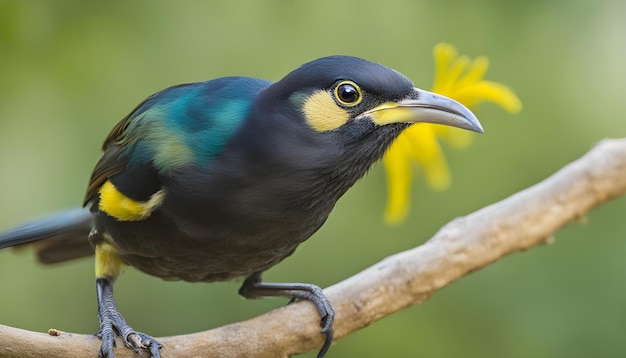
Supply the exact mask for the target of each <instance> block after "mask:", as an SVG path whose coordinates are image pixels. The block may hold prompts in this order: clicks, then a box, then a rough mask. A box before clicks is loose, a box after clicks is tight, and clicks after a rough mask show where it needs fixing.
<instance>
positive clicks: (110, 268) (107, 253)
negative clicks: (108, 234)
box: [96, 241, 126, 278]
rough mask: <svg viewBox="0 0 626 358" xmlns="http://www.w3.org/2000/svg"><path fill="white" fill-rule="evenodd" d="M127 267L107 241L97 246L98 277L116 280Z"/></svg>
mask: <svg viewBox="0 0 626 358" xmlns="http://www.w3.org/2000/svg"><path fill="white" fill-rule="evenodd" d="M125 267H126V264H124V263H123V262H122V260H121V259H120V256H119V255H118V254H117V251H116V250H115V248H114V247H113V246H112V245H111V244H109V243H108V242H106V241H101V242H99V243H98V244H97V245H96V277H97V278H101V277H102V278H104V277H106V278H116V277H117V276H118V275H119V274H120V273H121V272H122V271H123V270H124V268H125Z"/></svg>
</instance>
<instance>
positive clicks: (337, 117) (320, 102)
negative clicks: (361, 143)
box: [303, 90, 350, 132]
mask: <svg viewBox="0 0 626 358" xmlns="http://www.w3.org/2000/svg"><path fill="white" fill-rule="evenodd" d="M303 111H304V116H305V117H306V120H307V123H308V124H309V126H310V127H311V128H313V129H314V130H315V131H318V132H326V131H331V130H333V129H337V128H339V127H341V126H342V125H344V124H346V122H347V121H348V119H349V118H350V114H349V113H348V111H346V110H345V109H343V108H341V107H339V106H338V105H337V103H335V100H334V99H333V98H332V97H331V95H330V93H329V92H327V91H322V90H319V91H316V92H314V93H313V94H312V95H311V96H309V97H308V98H307V99H306V100H305V102H304V107H303Z"/></svg>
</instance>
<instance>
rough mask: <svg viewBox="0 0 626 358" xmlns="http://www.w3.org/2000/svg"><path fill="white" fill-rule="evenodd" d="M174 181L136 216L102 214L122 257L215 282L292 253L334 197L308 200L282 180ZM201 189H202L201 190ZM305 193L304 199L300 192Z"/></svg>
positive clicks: (153, 270)
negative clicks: (150, 208)
mask: <svg viewBox="0 0 626 358" xmlns="http://www.w3.org/2000/svg"><path fill="white" fill-rule="evenodd" d="M208 184H209V183H205V184H204V186H201V187H198V186H196V187H195V189H194V190H190V189H191V188H194V184H193V183H188V182H183V181H180V182H176V183H175V184H172V185H170V186H167V187H166V198H165V200H164V201H163V204H162V206H161V207H160V208H159V209H158V210H157V211H155V212H154V213H153V214H152V215H151V216H150V217H149V218H147V219H145V220H142V221H128V222H121V221H117V220H115V219H112V218H110V217H107V216H104V215H102V217H101V218H99V219H98V225H99V226H101V227H102V228H103V229H104V231H105V232H107V233H109V235H110V237H111V238H112V240H113V241H114V244H115V246H116V247H117V248H118V251H119V252H120V256H121V258H122V260H123V261H125V262H126V263H128V264H129V265H132V266H134V267H136V268H138V269H140V270H142V271H144V272H146V273H148V274H151V275H154V276H158V277H161V278H164V279H182V280H186V281H222V280H230V279H234V278H237V277H241V276H247V275H250V274H252V273H254V272H257V271H263V270H266V269H268V268H269V267H272V266H273V265H275V264H277V263H278V262H280V261H281V260H282V259H284V258H285V257H287V256H289V255H290V254H292V253H293V251H294V250H295V249H296V247H297V246H298V245H299V244H300V243H301V242H302V241H304V240H306V239H307V238H309V237H310V236H311V235H312V234H313V233H314V232H315V231H316V230H317V229H318V228H319V227H320V226H321V225H322V223H323V222H324V221H325V220H326V218H327V216H328V213H329V212H330V210H331V209H332V206H333V205H334V201H332V202H331V201H322V202H321V203H318V202H315V200H310V198H309V196H307V194H306V193H300V192H298V190H299V189H294V188H293V187H291V186H290V185H287V184H286V183H281V180H278V181H276V182H270V181H267V180H266V181H263V182H260V181H257V182H254V181H247V180H246V181H245V182H242V181H234V180H233V181H220V182H212V183H210V184H211V185H208ZM207 188H208V189H207ZM307 198H309V199H307Z"/></svg>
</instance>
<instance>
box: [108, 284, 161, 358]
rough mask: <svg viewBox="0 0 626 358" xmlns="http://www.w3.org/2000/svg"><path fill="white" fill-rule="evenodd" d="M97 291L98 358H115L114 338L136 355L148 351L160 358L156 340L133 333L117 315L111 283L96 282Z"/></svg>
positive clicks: (142, 334)
mask: <svg viewBox="0 0 626 358" xmlns="http://www.w3.org/2000/svg"><path fill="white" fill-rule="evenodd" d="M96 287H97V289H98V318H99V320H100V332H99V333H98V337H100V339H101V340H102V345H101V346H100V351H99V352H98V357H99V358H115V354H114V352H113V348H114V347H115V337H116V335H119V336H120V337H122V340H123V341H124V344H125V345H126V347H128V348H130V349H133V350H134V351H135V352H137V354H140V355H141V354H142V353H143V352H145V351H149V352H150V354H151V356H152V357H153V358H160V357H161V353H160V349H161V348H162V347H163V345H162V344H161V343H159V342H158V341H157V340H156V339H154V338H152V337H150V336H149V335H147V334H145V333H141V332H137V331H135V330H134V329H133V328H132V327H130V326H129V325H128V324H127V323H126V321H125V320H124V317H122V314H121V313H119V311H118V310H117V307H116V306H115V301H114V300H113V290H112V281H111V280H108V279H104V278H99V279H97V280H96Z"/></svg>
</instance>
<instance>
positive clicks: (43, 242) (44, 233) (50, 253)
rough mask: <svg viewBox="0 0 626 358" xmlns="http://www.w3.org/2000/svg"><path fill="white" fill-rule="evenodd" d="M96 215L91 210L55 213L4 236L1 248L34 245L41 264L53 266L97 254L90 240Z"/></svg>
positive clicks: (2, 236) (83, 209)
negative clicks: (88, 238) (53, 264)
mask: <svg viewBox="0 0 626 358" xmlns="http://www.w3.org/2000/svg"><path fill="white" fill-rule="evenodd" d="M92 226H93V216H92V215H91V213H90V212H89V209H87V208H80V209H73V210H67V211H63V212H60V213H57V214H53V215H50V216H47V217H44V218H41V219H39V220H36V221H33V222H30V223H28V224H26V225H22V226H20V227H17V228H15V229H12V230H9V231H7V232H4V233H1V234H0V249H3V248H5V247H9V246H16V245H23V244H32V246H33V247H34V248H35V250H36V251H37V255H38V257H39V261H41V262H43V263H45V264H52V263H57V262H61V261H66V260H71V259H75V258H79V257H84V256H90V255H93V253H94V251H93V248H92V247H91V245H90V244H89V241H88V240H87V237H88V236H89V232H90V231H91V228H92Z"/></svg>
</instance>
